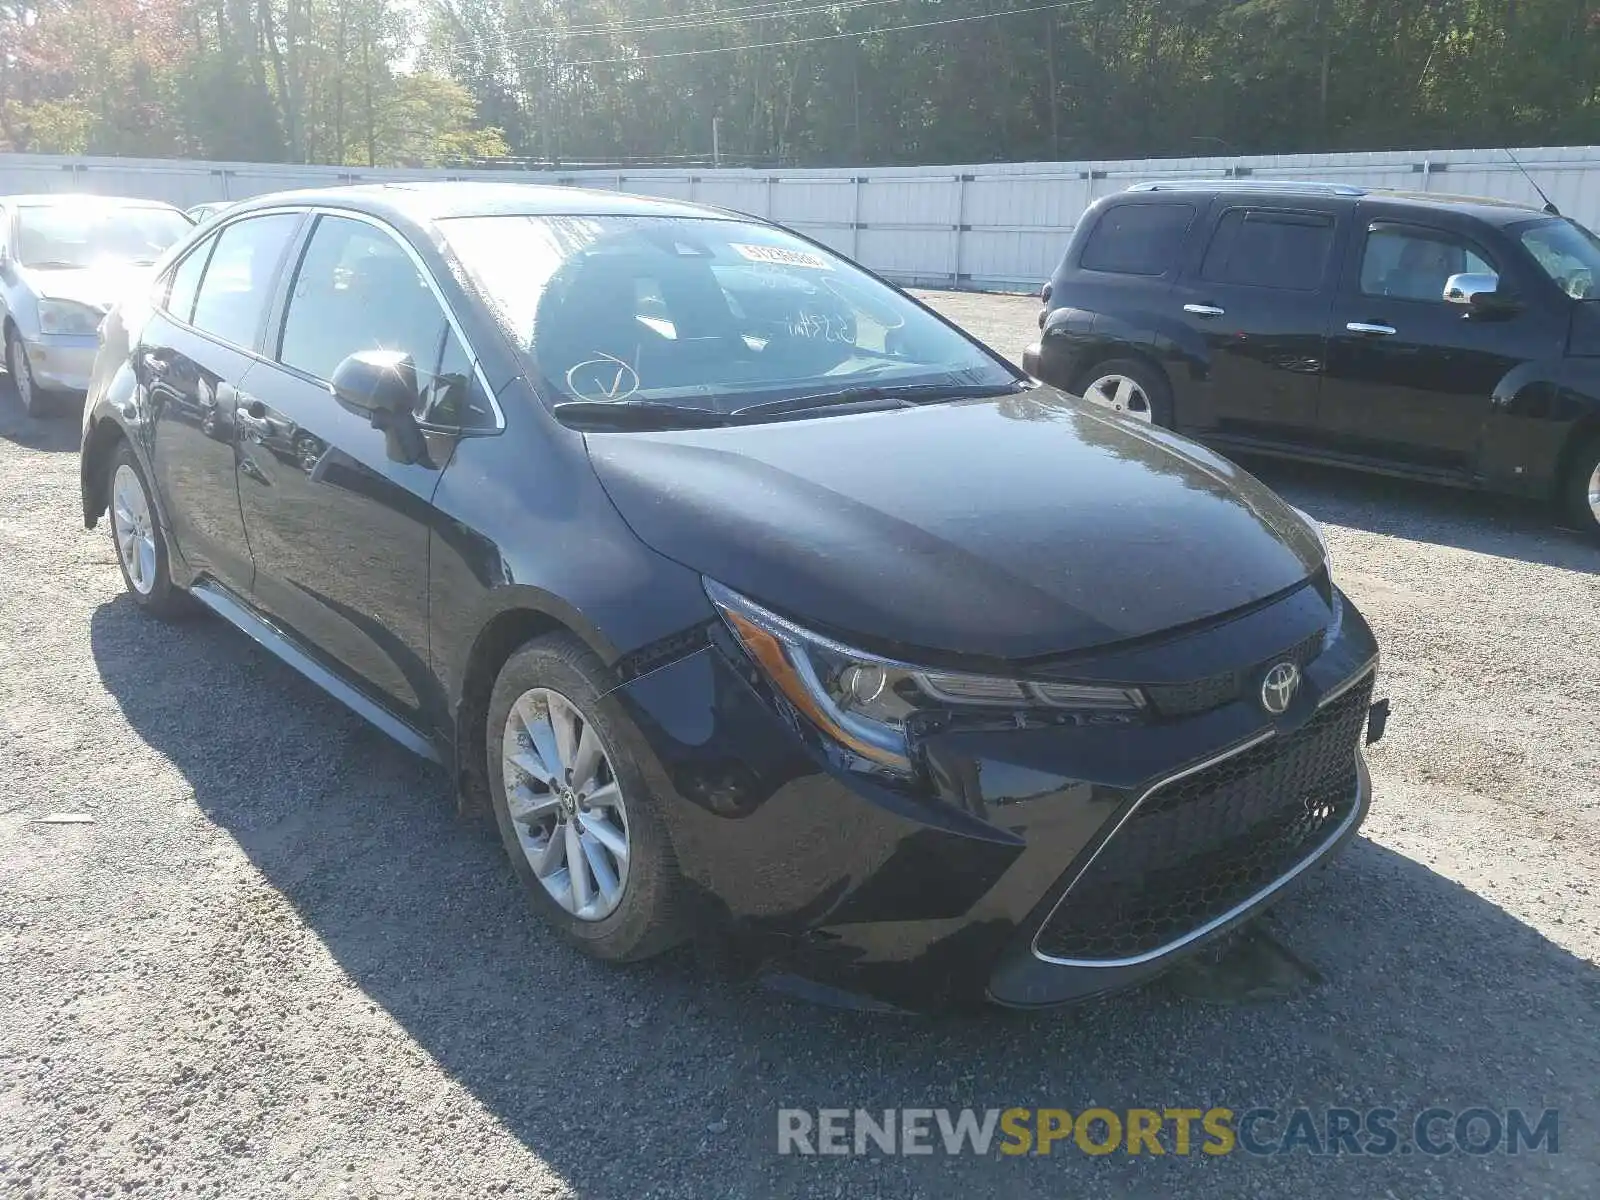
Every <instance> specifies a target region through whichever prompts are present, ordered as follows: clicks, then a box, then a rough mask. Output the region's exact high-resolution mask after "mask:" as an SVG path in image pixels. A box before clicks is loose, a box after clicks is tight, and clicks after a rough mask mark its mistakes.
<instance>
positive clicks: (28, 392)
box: [6, 330, 50, 417]
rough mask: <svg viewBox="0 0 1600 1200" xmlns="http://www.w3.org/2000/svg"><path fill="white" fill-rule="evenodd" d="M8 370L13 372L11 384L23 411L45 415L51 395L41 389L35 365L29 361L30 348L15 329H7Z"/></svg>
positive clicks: (39, 415)
mask: <svg viewBox="0 0 1600 1200" xmlns="http://www.w3.org/2000/svg"><path fill="white" fill-rule="evenodd" d="M6 370H7V371H9V372H10V373H11V386H12V387H13V388H15V389H16V392H17V400H18V401H19V402H21V404H22V411H23V412H25V413H27V414H28V415H29V416H30V417H43V416H45V415H47V414H48V412H49V409H50V404H49V396H48V395H47V394H46V393H45V392H43V391H42V390H40V388H39V385H38V383H36V382H35V381H34V378H33V367H32V366H31V365H30V364H29V362H28V348H27V347H26V346H24V345H23V344H22V339H21V338H20V337H18V336H17V334H16V331H15V330H7V331H6Z"/></svg>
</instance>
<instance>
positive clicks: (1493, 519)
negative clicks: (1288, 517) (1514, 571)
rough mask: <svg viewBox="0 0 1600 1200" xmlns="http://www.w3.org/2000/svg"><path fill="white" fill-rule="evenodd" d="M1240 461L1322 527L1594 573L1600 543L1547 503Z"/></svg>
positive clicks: (1599, 570)
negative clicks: (1566, 523)
mask: <svg viewBox="0 0 1600 1200" xmlns="http://www.w3.org/2000/svg"><path fill="white" fill-rule="evenodd" d="M1240 462H1241V463H1243V464H1244V466H1245V467H1246V469H1247V470H1249V471H1250V472H1251V474H1253V475H1255V476H1256V477H1257V478H1258V479H1260V480H1261V481H1262V482H1263V483H1265V484H1266V485H1267V486H1268V487H1270V488H1272V489H1273V490H1274V491H1276V492H1277V493H1278V494H1279V495H1281V496H1283V497H1284V499H1286V500H1288V501H1290V502H1291V503H1293V504H1297V505H1299V506H1300V507H1301V508H1303V509H1305V510H1306V511H1307V512H1308V513H1310V514H1311V515H1312V516H1313V517H1315V518H1317V519H1318V520H1319V521H1326V522H1327V523H1328V524H1330V525H1342V526H1345V527H1346V528H1350V529H1364V530H1366V531H1367V532H1368V533H1377V534H1383V535H1384V536H1386V537H1395V538H1404V539H1406V540H1409V541H1418V542H1432V543H1433V544H1435V545H1439V546H1454V547H1456V548H1457V549H1460V550H1472V551H1475V552H1477V553H1479V554H1493V555H1496V556H1497V557H1500V558H1514V559H1518V560H1520V561H1522V562H1530V563H1542V564H1544V565H1545V566H1550V567H1562V568H1565V569H1567V570H1571V571H1587V572H1590V573H1591V574H1600V543H1595V542H1591V541H1589V540H1588V539H1587V538H1586V537H1585V536H1584V535H1583V534H1582V533H1579V532H1578V531H1577V530H1576V529H1573V528H1570V527H1564V526H1563V525H1562V524H1561V517H1560V514H1559V513H1557V511H1556V509H1555V506H1554V505H1551V504H1541V503H1538V502H1536V501H1532V500H1526V499H1519V498H1517V497H1514V496H1496V495H1491V494H1489V493H1486V492H1468V491H1461V490H1458V489H1455V488H1448V487H1442V486H1439V485H1435V484H1426V483H1418V482H1415V481H1413V480H1409V479H1393V478H1390V477H1388V476H1384V475H1371V474H1367V473H1364V472H1360V471H1349V470H1341V469H1340V468H1338V467H1324V466H1320V465H1316V464H1311V463H1287V462H1284V461H1283V460H1281V459H1261V458H1249V457H1247V456H1240Z"/></svg>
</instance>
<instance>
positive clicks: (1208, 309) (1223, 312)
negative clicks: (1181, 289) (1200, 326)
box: [1183, 304, 1228, 317]
mask: <svg viewBox="0 0 1600 1200" xmlns="http://www.w3.org/2000/svg"><path fill="white" fill-rule="evenodd" d="M1183 311H1184V312H1186V313H1193V314H1194V315H1195V316H1197V317H1225V316H1227V315H1228V310H1227V309H1225V308H1218V307H1217V306H1216V305H1215V304H1185V305H1184V306H1183Z"/></svg>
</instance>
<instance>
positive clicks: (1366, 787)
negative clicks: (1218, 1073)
mask: <svg viewBox="0 0 1600 1200" xmlns="http://www.w3.org/2000/svg"><path fill="white" fill-rule="evenodd" d="M1377 666H1378V660H1377V659H1376V657H1374V658H1372V659H1370V660H1368V662H1367V663H1366V665H1365V666H1363V667H1362V668H1361V669H1360V670H1359V671H1357V672H1356V673H1355V674H1354V675H1352V676H1350V678H1349V679H1347V680H1345V681H1344V682H1343V683H1341V684H1340V685H1339V686H1338V687H1337V688H1335V689H1334V690H1333V691H1331V692H1329V693H1328V694H1327V695H1326V696H1324V697H1323V698H1322V699H1321V700H1320V701H1319V702H1318V704H1317V708H1318V709H1319V710H1320V709H1322V708H1323V707H1325V706H1326V705H1328V704H1330V703H1332V702H1333V701H1334V700H1337V699H1338V698H1339V697H1340V696H1343V695H1344V694H1345V693H1346V692H1348V691H1350V689H1352V688H1354V687H1356V686H1357V685H1358V684H1360V683H1362V682H1364V681H1365V680H1367V679H1368V678H1369V677H1371V676H1372V675H1373V674H1374V672H1375V671H1376V670H1377ZM1277 736H1278V732H1277V730H1275V729H1267V730H1263V731H1262V732H1261V733H1259V734H1257V735H1256V736H1255V737H1252V738H1246V739H1245V740H1244V741H1242V742H1239V743H1237V744H1236V745H1234V746H1232V747H1230V748H1229V749H1227V750H1224V751H1222V753H1220V754H1216V755H1213V756H1212V757H1210V758H1208V759H1205V760H1204V761H1203V762H1199V763H1196V764H1195V765H1194V766H1192V767H1186V768H1185V769H1184V770H1182V771H1179V772H1177V773H1176V774H1173V775H1168V776H1167V777H1166V778H1164V779H1161V780H1159V781H1158V782H1156V783H1154V784H1152V785H1151V786H1150V787H1148V788H1147V789H1145V791H1144V792H1143V793H1142V794H1141V795H1140V796H1139V798H1138V799H1137V800H1135V801H1134V802H1133V804H1132V805H1131V806H1130V807H1129V808H1128V811H1127V812H1125V813H1123V814H1122V818H1121V819H1120V820H1119V821H1118V822H1117V823H1116V825H1115V826H1114V827H1113V828H1112V830H1111V832H1110V834H1109V835H1107V836H1106V837H1105V838H1104V839H1103V840H1102V841H1101V842H1100V844H1099V845H1098V846H1096V847H1095V850H1094V853H1093V854H1091V855H1090V856H1089V861H1088V862H1086V863H1084V864H1083V866H1082V868H1081V869H1079V871H1078V873H1077V874H1076V875H1074V876H1073V877H1072V882H1071V883H1069V884H1067V886H1066V890H1065V891H1063V892H1062V893H1061V895H1060V897H1058V898H1057V900H1056V902H1055V903H1054V904H1053V905H1051V906H1050V912H1049V914H1048V915H1047V916H1046V917H1045V919H1044V920H1043V921H1040V922H1039V927H1038V928H1037V929H1035V930H1034V932H1033V940H1032V941H1031V942H1030V944H1029V950H1030V951H1031V952H1032V954H1033V957H1034V958H1036V959H1038V960H1039V961H1040V962H1046V963H1050V964H1051V965H1052V966H1059V967H1095V968H1099V969H1102V970H1105V969H1115V968H1118V967H1136V966H1140V965H1142V964H1144V963H1148V962H1153V961H1155V960H1156V959H1158V958H1164V957H1166V956H1167V955H1169V954H1172V953H1174V952H1176V951H1178V950H1181V949H1183V947H1185V946H1187V945H1189V944H1190V943H1192V942H1196V941H1198V940H1199V939H1201V938H1203V937H1205V936H1206V935H1207V934H1208V933H1211V932H1213V931H1214V930H1216V929H1218V928H1220V927H1222V926H1223V925H1226V924H1228V922H1230V921H1232V920H1234V919H1235V918H1236V917H1238V916H1240V915H1241V914H1242V913H1245V912H1248V911H1249V910H1250V909H1252V908H1254V907H1256V906H1257V905H1259V904H1261V903H1262V902H1263V901H1264V900H1266V899H1267V898H1268V897H1269V896H1271V895H1272V894H1273V893H1274V892H1276V891H1278V890H1279V889H1280V888H1283V887H1285V886H1287V885H1288V884H1289V883H1290V882H1292V881H1293V880H1294V879H1296V878H1298V877H1299V876H1300V875H1301V874H1302V873H1303V872H1305V871H1306V870H1307V869H1308V868H1309V867H1311V866H1312V865H1313V864H1314V863H1316V862H1317V861H1318V860H1320V859H1321V858H1322V857H1323V855H1325V854H1327V852H1328V850H1329V848H1330V847H1332V846H1334V845H1335V844H1336V843H1337V842H1338V841H1339V840H1340V839H1341V838H1343V837H1344V835H1345V834H1346V833H1347V832H1348V831H1349V829H1350V827H1351V825H1353V824H1354V823H1355V822H1356V821H1357V820H1359V819H1360V817H1361V812H1362V809H1363V807H1364V801H1365V800H1366V799H1367V796H1366V795H1365V794H1364V793H1370V791H1371V788H1372V782H1371V779H1370V777H1369V775H1368V774H1367V768H1366V763H1365V761H1364V760H1363V759H1362V757H1361V747H1360V746H1359V745H1358V746H1356V748H1355V756H1356V773H1357V779H1356V803H1355V805H1354V807H1352V808H1351V810H1350V813H1349V815H1348V816H1346V817H1345V819H1344V820H1343V821H1341V822H1340V823H1339V827H1338V828H1337V829H1335V830H1334V831H1333V833H1331V834H1330V835H1329V836H1328V838H1327V840H1326V841H1324V842H1323V843H1322V845H1320V846H1318V847H1317V849H1316V850H1314V851H1313V852H1312V853H1310V854H1308V855H1307V856H1306V857H1305V858H1303V859H1301V860H1300V862H1298V863H1297V864H1295V866H1294V867H1292V868H1291V869H1290V870H1288V871H1287V872H1285V873H1284V874H1282V875H1280V876H1278V877H1277V878H1276V879H1274V880H1273V881H1272V882H1271V883H1269V884H1268V885H1267V886H1266V887H1264V888H1261V889H1260V890H1259V891H1257V892H1254V893H1252V894H1251V895H1250V896H1247V897H1246V898H1245V899H1243V900H1241V901H1240V902H1239V903H1238V904H1235V905H1234V906H1233V907H1231V908H1229V909H1228V910H1227V911H1226V912H1224V913H1222V914H1221V915H1219V916H1216V917H1213V918H1212V919H1211V920H1209V921H1207V922H1205V923H1204V924H1202V925H1200V926H1199V927H1198V928H1195V929H1192V930H1190V931H1189V932H1188V933H1186V934H1184V935H1183V936H1182V937H1180V938H1176V939H1174V940H1173V941H1170V942H1167V943H1166V944H1165V945H1162V946H1157V947H1156V948H1155V949H1154V950H1148V951H1146V952H1145V953H1143V954H1137V955H1134V956H1132V957H1131V958H1092V959H1090V958H1057V957H1055V956H1054V955H1051V954H1046V953H1045V952H1044V951H1042V950H1040V949H1039V938H1040V937H1041V936H1042V935H1043V934H1044V930H1045V927H1046V926H1047V925H1049V924H1050V922H1051V921H1052V920H1053V919H1054V918H1055V915H1056V913H1057V911H1059V910H1060V908H1061V906H1062V905H1063V904H1065V903H1066V902H1067V897H1069V896H1071V895H1072V889H1073V888H1075V887H1077V886H1078V881H1079V880H1081V879H1082V878H1083V877H1084V875H1086V874H1087V873H1088V871H1089V868H1090V867H1092V866H1094V863H1095V859H1097V858H1099V857H1100V852H1101V851H1102V850H1104V849H1105V848H1106V847H1107V846H1109V845H1110V844H1111V842H1112V840H1113V839H1114V838H1115V837H1116V836H1117V835H1118V834H1119V833H1121V832H1122V827H1123V826H1124V825H1126V824H1127V823H1128V822H1129V821H1130V820H1131V819H1132V818H1133V815H1134V814H1135V813H1136V812H1138V811H1139V809H1140V808H1141V807H1142V806H1143V805H1144V802H1145V801H1146V800H1148V799H1150V797H1151V796H1153V795H1155V794H1156V793H1157V792H1159V791H1160V790H1161V789H1162V788H1165V787H1169V786H1170V785H1172V784H1174V783H1177V782H1179V781H1180V780H1184V779H1187V778H1189V776H1191V775H1196V774H1199V773H1200V772H1201V771H1205V770H1208V769H1209V768H1211V767H1214V766H1216V765H1217V764H1218V763H1221V762H1226V761H1227V760H1228V759H1230V758H1233V757H1235V756H1237V755H1240V754H1243V753H1244V752H1245V751H1246V750H1252V749H1254V748H1255V747H1257V746H1259V745H1262V744H1263V743H1265V742H1269V741H1271V740H1272V739H1273V738H1275V737H1277Z"/></svg>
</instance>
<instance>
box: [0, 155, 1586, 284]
mask: <svg viewBox="0 0 1600 1200" xmlns="http://www.w3.org/2000/svg"><path fill="white" fill-rule="evenodd" d="M1516 157H1517V160H1518V161H1520V162H1521V164H1522V166H1523V167H1524V168H1526V170H1527V172H1528V174H1529V175H1531V176H1532V177H1533V178H1534V179H1535V180H1537V181H1538V184H1539V186H1540V187H1542V188H1543V189H1544V191H1545V193H1546V194H1547V195H1548V196H1549V197H1550V199H1551V200H1553V201H1554V202H1555V203H1556V205H1558V206H1559V207H1560V209H1561V211H1562V212H1564V213H1566V214H1567V215H1569V216H1573V217H1576V218H1578V219H1579V220H1580V221H1583V222H1584V223H1585V224H1587V225H1590V226H1591V227H1594V226H1597V225H1600V146H1577V147H1564V148H1545V149H1530V150H1519V151H1516ZM1249 176H1255V177H1258V178H1270V179H1325V180H1331V181H1334V182H1339V183H1350V184H1357V185H1362V186H1368V187H1385V188H1405V189H1412V190H1419V191H1429V192H1455V193H1465V194H1470V195H1476V196H1497V197H1502V198H1506V199H1514V200H1520V201H1531V202H1535V203H1537V201H1538V198H1537V195H1536V193H1535V191H1534V189H1533V187H1532V186H1531V185H1530V184H1529V182H1528V181H1527V179H1526V178H1525V177H1524V176H1523V173H1522V171H1521V170H1519V169H1518V167H1517V166H1516V165H1515V164H1514V163H1513V162H1512V160H1511V157H1510V155H1509V154H1508V153H1507V152H1506V151H1504V150H1450V151H1433V152H1427V151H1417V152H1401V151H1396V152H1385V153H1374V154H1290V155H1265V156H1259V157H1250V158H1185V159H1148V160H1143V161H1137V160H1130V161H1123V162H1083V163H1003V164H990V165H987V166H967V167H961V166H955V167H911V168H907V167H872V168H859V169H856V170H761V169H753V170H752V169H743V168H741V169H729V170H712V169H709V168H707V169H703V170H688V171H684V170H675V171H674V170H644V169H640V170H625V171H458V170H451V171H415V170H366V169H352V168H346V167H312V166H296V165H283V164H263V163H227V162H194V161H182V160H179V161H163V160H156V159H119V158H56V157H50V156H45V155H27V154H0V194H6V193H9V194H16V193H22V192H69V191H85V192H98V193H102V194H116V195H130V196H142V197H146V198H150V199H159V200H168V201H171V202H172V203H174V204H178V205H182V206H188V205H191V204H198V203H200V202H201V201H203V200H223V199H242V198H244V197H247V196H254V195H258V194H260V193H263V192H275V191H282V190H284V189H288V188H299V187H325V186H329V185H333V184H341V183H360V182H381V181H388V180H406V179H440V178H448V179H493V180H498V181H501V182H524V183H555V184H566V185H576V186H582V187H595V188H605V189H609V190H614V191H625V192H636V193H641V194H646V195H655V196H670V197H674V198H677V199H682V200H693V201H698V202H700V203H704V204H713V205H719V206H721V207H724V208H733V209H738V210H740V211H742V212H749V213H754V214H755V215H757V216H761V217H769V218H771V219H773V220H775V221H779V222H782V223H783V224H786V225H790V226H793V227H794V228H796V229H799V230H801V231H802V232H804V233H807V234H809V235H810V236H812V237H814V238H816V239H817V240H818V241H821V242H825V243H827V244H828V245H830V246H833V247H834V248H835V249H837V250H840V251H842V252H843V253H845V254H848V255H850V256H851V257H853V258H856V259H859V260H860V261H861V262H863V263H865V264H867V265H868V266H869V267H872V268H873V269H874V270H877V271H880V272H882V273H883V274H884V275H887V276H889V277H890V278H892V279H896V280H899V281H901V282H904V283H916V284H923V285H928V286H942V287H963V288H988V289H997V290H1000V289H1023V290H1032V289H1034V288H1036V287H1037V286H1038V285H1039V283H1040V282H1041V281H1042V280H1044V279H1045V278H1047V277H1048V276H1049V275H1050V273H1051V272H1052V271H1053V270H1054V268H1055V265H1056V262H1057V261H1058V260H1059V258H1060V256H1061V251H1062V249H1063V247H1064V246H1065V243H1066V238H1067V235H1068V234H1069V233H1070V232H1071V230H1072V227H1073V224H1074V223H1075V222H1076V221H1077V220H1078V217H1079V216H1080V214H1082V212H1083V210H1084V209H1085V208H1086V207H1087V206H1088V205H1089V204H1090V203H1092V202H1093V201H1094V200H1096V199H1098V198H1099V197H1101V196H1103V195H1105V194H1106V193H1108V192H1114V191H1120V190H1122V189H1123V188H1125V187H1127V186H1128V185H1129V184H1131V183H1133V182H1135V181H1136V180H1141V179H1176V178H1226V177H1249Z"/></svg>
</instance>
